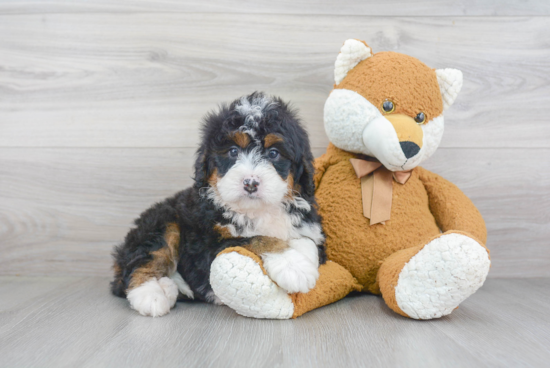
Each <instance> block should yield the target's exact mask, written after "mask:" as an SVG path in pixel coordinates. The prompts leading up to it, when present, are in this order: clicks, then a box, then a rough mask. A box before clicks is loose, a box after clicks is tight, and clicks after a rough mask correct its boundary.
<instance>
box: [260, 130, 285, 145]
mask: <svg viewBox="0 0 550 368" xmlns="http://www.w3.org/2000/svg"><path fill="white" fill-rule="evenodd" d="M282 141H283V138H282V137H280V136H278V135H277V134H273V133H269V134H268V135H266V136H265V138H264V147H265V148H269V147H271V146H273V145H274V144H275V143H277V142H282Z"/></svg>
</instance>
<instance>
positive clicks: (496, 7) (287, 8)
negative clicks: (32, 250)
mask: <svg viewBox="0 0 550 368" xmlns="http://www.w3.org/2000/svg"><path fill="white" fill-rule="evenodd" d="M91 12H108V13H131V12H169V13H173V12H180V13H196V12H206V13H260V14H303V15H312V14H329V15H336V14H337V15H369V16H373V15H377V16H388V15H389V16H434V15H437V16H460V15H487V16H496V15H548V14H550V4H548V2H547V1H545V0H527V1H525V0H523V1H517V0H500V1H496V0H482V1H480V0H413V1H407V0H385V1H372V0H371V1H355V0H339V1H337V2H335V1H326V0H325V1H322V0H321V1H320V0H299V1H289V0H286V1H269V0H257V1H250V0H247V1H229V0H209V1H200V0H191V1H189V0H187V1H177V0H164V1H162V2H160V1H154V0H118V1H116V2H113V1H107V0H94V1H86V0H43V1H36V0H34V1H33V0H2V1H0V14H29V13H41V14H44V13H91Z"/></svg>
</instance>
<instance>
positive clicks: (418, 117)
mask: <svg viewBox="0 0 550 368" xmlns="http://www.w3.org/2000/svg"><path fill="white" fill-rule="evenodd" d="M414 121H416V123H417V124H424V122H425V121H426V115H425V114H424V113H423V112H419V113H418V114H417V115H416V116H415V117H414Z"/></svg>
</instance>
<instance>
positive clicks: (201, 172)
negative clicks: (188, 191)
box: [193, 145, 211, 189]
mask: <svg viewBox="0 0 550 368" xmlns="http://www.w3.org/2000/svg"><path fill="white" fill-rule="evenodd" d="M209 166H210V164H209V162H208V157H207V154H206V147H204V145H202V146H201V147H200V148H199V149H198V150H197V160H196V161H195V177H194V178H193V179H194V180H195V184H194V187H195V189H200V188H202V187H207V186H208V178H209V177H210V174H211V170H210V168H209Z"/></svg>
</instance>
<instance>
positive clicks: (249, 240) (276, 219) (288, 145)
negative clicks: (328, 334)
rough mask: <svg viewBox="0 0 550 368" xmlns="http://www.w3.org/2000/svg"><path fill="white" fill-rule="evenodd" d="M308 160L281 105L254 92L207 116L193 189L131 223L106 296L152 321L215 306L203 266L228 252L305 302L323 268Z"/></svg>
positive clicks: (301, 134) (302, 137) (303, 137)
mask: <svg viewBox="0 0 550 368" xmlns="http://www.w3.org/2000/svg"><path fill="white" fill-rule="evenodd" d="M312 161H313V156H312V154H311V150H310V146H309V141H308V137H307V134H306V132H305V130H304V129H303V127H302V126H301V124H300V121H299V119H298V118H297V116H296V113H295V112H294V111H293V110H292V109H290V108H289V106H288V105H287V104H286V103H285V102H283V101H282V100H281V99H280V98H277V97H269V96H266V95H265V94H263V93H258V92H255V93H253V94H251V95H249V96H245V97H242V98H240V99H238V100H235V101H234V102H232V103H231V104H230V105H229V106H227V105H222V106H221V107H220V108H219V111H217V112H215V113H210V114H209V115H207V116H206V117H205V118H204V122H203V126H202V143H201V145H200V147H199V149H198V151H197V159H196V162H195V177H194V181H195V183H194V185H193V187H191V188H188V189H186V190H183V191H181V192H179V193H177V194H176V195H175V196H173V197H171V198H168V199H166V200H164V201H163V202H160V203H157V204H155V205H154V206H152V207H151V208H149V209H148V210H146V211H145V212H143V213H142V214H141V216H140V217H139V218H138V219H137V220H135V225H136V227H135V228H133V229H131V230H130V232H129V233H128V234H127V236H126V238H125V240H124V242H123V243H122V244H121V245H119V246H117V247H115V249H114V252H113V256H114V258H115V263H114V271H115V278H114V281H113V282H112V283H111V290H112V292H113V294H115V295H117V296H121V297H126V298H127V299H128V301H129V302H130V306H131V307H132V308H133V309H135V310H136V311H138V312H139V313H141V314H142V315H146V316H153V317H156V316H162V315H165V314H167V313H168V312H169V311H170V309H171V308H172V307H174V305H175V303H176V300H177V299H197V300H201V301H206V302H210V303H215V304H221V302H220V301H219V299H218V298H217V297H216V295H215V294H214V292H213V291H212V287H211V286H210V282H209V277H210V266H211V263H212V261H213V260H214V258H215V257H216V255H217V254H218V253H219V252H220V251H222V250H224V249H225V248H228V247H233V246H242V247H244V248H246V249H248V250H249V251H252V252H253V253H255V254H257V255H259V256H260V257H261V258H262V260H263V263H264V268H265V270H266V272H267V274H268V275H269V276H270V277H271V278H272V279H273V281H275V282H276V283H277V284H278V285H279V286H280V287H281V288H283V289H285V290H286V291H287V292H288V293H297V292H302V293H306V292H307V291H308V290H310V289H311V288H313V287H314V286H315V283H316V281H317V278H318V276H319V273H318V267H319V264H322V263H324V262H325V260H326V256H325V249H324V235H323V233H322V230H321V219H320V217H319V215H318V214H317V210H316V204H315V199H314V184H313V165H312Z"/></svg>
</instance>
